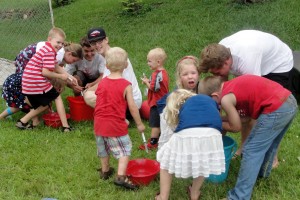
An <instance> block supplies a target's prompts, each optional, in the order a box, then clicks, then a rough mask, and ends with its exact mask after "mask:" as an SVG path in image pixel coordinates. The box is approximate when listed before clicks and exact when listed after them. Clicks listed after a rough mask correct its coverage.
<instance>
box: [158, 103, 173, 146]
mask: <svg viewBox="0 0 300 200" xmlns="http://www.w3.org/2000/svg"><path fill="white" fill-rule="evenodd" d="M164 115H165V109H164V110H163V112H162V113H161V114H160V115H159V116H160V136H159V140H158V149H160V148H161V147H162V146H163V145H164V144H165V143H166V142H168V141H169V140H170V138H171V136H172V135H173V134H174V132H173V130H172V129H171V127H170V126H168V124H167V121H166V119H165V118H164Z"/></svg>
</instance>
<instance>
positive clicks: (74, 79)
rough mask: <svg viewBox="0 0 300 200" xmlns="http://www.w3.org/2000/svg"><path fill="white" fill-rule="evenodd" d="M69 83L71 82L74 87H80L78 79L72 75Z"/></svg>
mask: <svg viewBox="0 0 300 200" xmlns="http://www.w3.org/2000/svg"><path fill="white" fill-rule="evenodd" d="M67 81H69V82H70V83H71V84H72V85H74V86H78V81H77V79H76V78H75V77H74V76H72V75H68V78H67Z"/></svg>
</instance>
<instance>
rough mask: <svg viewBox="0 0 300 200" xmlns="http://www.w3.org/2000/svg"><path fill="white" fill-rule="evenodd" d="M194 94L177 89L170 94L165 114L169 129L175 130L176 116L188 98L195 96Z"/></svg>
mask: <svg viewBox="0 0 300 200" xmlns="http://www.w3.org/2000/svg"><path fill="white" fill-rule="evenodd" d="M195 95H196V94H195V93H193V92H191V91H188V90H185V89H177V90H175V91H174V92H172V93H171V94H170V95H169V96H168V98H167V105H166V108H165V109H166V113H165V116H164V117H165V118H166V121H167V124H168V125H169V126H170V127H171V128H173V129H174V128H176V126H177V125H178V121H179V119H178V115H179V110H180V108H181V106H182V105H183V104H184V103H185V101H186V100H187V99H188V98H190V97H191V96H195Z"/></svg>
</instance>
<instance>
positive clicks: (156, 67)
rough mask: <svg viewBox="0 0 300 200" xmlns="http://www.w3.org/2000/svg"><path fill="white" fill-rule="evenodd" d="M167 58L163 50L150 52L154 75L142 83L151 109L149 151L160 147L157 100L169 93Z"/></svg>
mask: <svg viewBox="0 0 300 200" xmlns="http://www.w3.org/2000/svg"><path fill="white" fill-rule="evenodd" d="M166 58H167V55H166V53H165V51H164V50H163V49H162V48H155V49H152V50H150V51H149V53H148V55H147V61H148V65H149V67H150V69H151V70H153V71H154V72H153V73H152V75H151V77H150V79H148V78H147V77H146V76H144V77H143V78H141V79H142V83H143V84H145V85H146V86H147V88H148V104H149V107H150V117H149V125H150V127H151V139H150V141H149V142H148V144H147V146H148V149H156V148H157V146H158V138H159V135H160V119H159V112H158V109H157V103H156V102H157V100H159V99H160V98H162V97H163V96H164V95H165V94H167V93H168V91H169V77H168V73H167V71H166V70H165V68H164V62H165V60H166ZM139 148H140V149H142V150H143V149H145V146H144V145H140V147H139Z"/></svg>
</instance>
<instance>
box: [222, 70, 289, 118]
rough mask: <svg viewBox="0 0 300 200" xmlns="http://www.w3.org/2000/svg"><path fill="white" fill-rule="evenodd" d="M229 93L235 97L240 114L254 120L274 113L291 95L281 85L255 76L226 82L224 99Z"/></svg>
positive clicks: (223, 90) (246, 76)
mask: <svg viewBox="0 0 300 200" xmlns="http://www.w3.org/2000/svg"><path fill="white" fill-rule="evenodd" d="M229 93H233V94H234V95H235V98H236V109H237V110H238V112H239V114H240V115H241V116H250V117H251V118H253V119H257V118H258V117H259V115H260V114H268V113H271V112H274V111H275V110H277V109H278V108H279V107H280V106H281V105H282V104H283V103H284V102H285V101H286V99H287V98H288V96H289V95H290V94H291V92H290V91H288V90H287V89H285V88H284V87H282V86H281V85H280V84H279V83H276V82H274V81H271V80H269V79H267V78H264V77H260V76H255V75H243V76H239V77H237V78H234V79H232V80H230V81H226V82H225V83H224V85H223V89H222V97H223V96H225V95H226V94H229Z"/></svg>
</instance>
